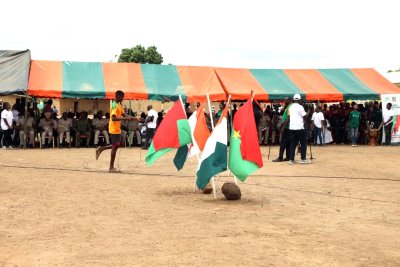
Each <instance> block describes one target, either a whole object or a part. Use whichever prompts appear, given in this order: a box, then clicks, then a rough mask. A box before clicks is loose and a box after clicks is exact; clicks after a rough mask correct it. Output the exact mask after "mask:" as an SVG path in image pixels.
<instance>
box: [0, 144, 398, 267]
mask: <svg viewBox="0 0 400 267" xmlns="http://www.w3.org/2000/svg"><path fill="white" fill-rule="evenodd" d="M277 151H278V148H277V147H273V148H272V150H271V158H270V160H271V159H273V158H275V157H276V156H277ZM144 152H145V151H143V150H141V149H138V148H133V149H122V150H121V152H120V153H119V154H118V156H117V157H118V164H117V165H118V166H119V168H120V169H121V170H122V171H123V173H122V174H109V173H107V168H108V163H109V156H110V152H109V151H107V152H104V153H103V154H102V155H101V157H100V159H99V161H95V159H94V157H95V150H94V148H93V149H63V150H60V149H47V150H38V149H35V150H26V151H21V150H14V151H8V150H7V151H3V150H1V151H0V162H1V163H0V168H1V173H0V266H133V265H136V266H400V147H367V146H365V147H356V148H352V147H349V146H327V147H322V148H319V147H313V154H314V157H316V160H314V162H313V163H312V164H310V165H300V164H296V165H293V166H289V165H288V164H287V163H286V162H284V163H272V162H271V161H267V153H268V148H267V147H262V152H263V157H264V161H265V166H264V168H262V169H261V170H259V171H257V172H256V173H255V174H254V175H252V176H251V177H249V179H248V180H247V181H246V183H240V187H241V190H242V199H241V200H240V201H233V202H230V201H226V200H225V199H224V197H223V195H222V194H221V192H220V191H218V199H217V200H214V199H213V196H212V195H204V194H202V193H200V192H195V193H193V183H194V174H195V170H196V168H197V164H196V161H195V160H190V161H188V162H187V164H186V166H185V167H184V169H183V170H182V171H181V172H177V171H176V170H175V167H173V165H172V157H173V153H171V154H169V155H167V156H165V157H164V158H162V159H161V160H159V161H158V162H156V163H155V165H154V166H152V167H147V166H145V164H144V161H143V159H144V156H145V153H144ZM232 180H233V179H232V178H231V177H229V176H228V172H226V173H223V174H222V176H221V177H220V178H219V180H218V183H217V186H218V188H220V187H221V186H222V184H223V183H224V182H225V181H232Z"/></svg>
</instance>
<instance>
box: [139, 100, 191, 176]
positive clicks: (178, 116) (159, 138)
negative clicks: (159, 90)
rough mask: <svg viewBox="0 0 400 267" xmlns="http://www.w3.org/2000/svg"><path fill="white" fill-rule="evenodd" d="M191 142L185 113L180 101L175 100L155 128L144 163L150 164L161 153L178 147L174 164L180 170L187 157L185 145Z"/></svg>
mask: <svg viewBox="0 0 400 267" xmlns="http://www.w3.org/2000/svg"><path fill="white" fill-rule="evenodd" d="M191 143H192V137H191V133H190V127H189V123H188V120H187V117H186V113H185V111H184V109H183V106H182V103H181V102H180V101H177V102H175V104H174V106H173V107H172V108H171V110H170V111H168V113H167V115H166V116H165V118H164V119H163V121H162V122H161V124H160V126H159V127H158V128H157V131H156V134H155V135H154V138H153V140H152V142H151V145H150V148H149V151H148V153H147V156H146V159H145V161H146V164H147V165H149V166H150V165H152V164H153V163H154V161H156V160H157V159H158V158H159V157H161V156H162V155H164V154H166V153H168V152H169V151H171V150H173V149H174V148H178V151H177V152H176V155H175V158H174V164H175V166H176V168H177V169H178V170H180V169H182V167H183V165H184V163H185V161H186V158H187V154H188V146H187V145H188V144H191Z"/></svg>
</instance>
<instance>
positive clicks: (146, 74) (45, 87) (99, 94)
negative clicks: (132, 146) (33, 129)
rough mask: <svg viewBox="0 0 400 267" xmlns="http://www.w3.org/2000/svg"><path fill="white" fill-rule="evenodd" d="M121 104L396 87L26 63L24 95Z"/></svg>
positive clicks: (245, 72)
mask: <svg viewBox="0 0 400 267" xmlns="http://www.w3.org/2000/svg"><path fill="white" fill-rule="evenodd" d="M116 90H123V91H124V92H125V97H126V99H149V100H161V101H166V100H172V101H175V100H177V99H178V98H179V95H181V96H182V98H183V99H184V100H187V101H190V102H196V101H204V100H205V99H206V95H207V94H209V95H210V99H211V100H212V101H219V100H225V99H226V98H227V95H231V99H232V100H245V99H248V97H249V96H250V93H251V91H253V92H254V93H255V98H256V99H258V100H261V101H268V100H282V99H284V98H285V97H292V96H293V94H296V93H298V94H301V95H302V96H303V98H304V99H306V100H309V101H313V100H321V101H341V100H348V99H355V100H374V99H379V98H380V95H381V94H396V93H397V94H399V93H400V88H398V87H396V86H395V85H394V84H392V83H390V82H389V81H388V80H386V79H385V78H384V77H383V76H382V75H380V74H379V73H378V72H376V71H375V70H374V69H231V68H213V67H187V66H173V65H152V64H136V63H100V62H69V61H62V62H61V61H39V60H32V62H31V71H30V76H29V84H28V94H29V95H31V96H37V97H50V98H89V99H112V98H113V97H114V92H115V91H116Z"/></svg>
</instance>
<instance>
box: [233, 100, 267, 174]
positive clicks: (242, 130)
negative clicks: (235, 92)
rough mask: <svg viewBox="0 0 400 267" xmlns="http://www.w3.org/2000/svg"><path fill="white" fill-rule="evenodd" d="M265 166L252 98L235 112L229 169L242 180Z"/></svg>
mask: <svg viewBox="0 0 400 267" xmlns="http://www.w3.org/2000/svg"><path fill="white" fill-rule="evenodd" d="M262 166H263V162H262V157H261V150H260V145H259V143H258V134H257V129H256V122H255V119H254V111H253V105H252V99H249V100H248V101H247V102H246V104H244V105H243V106H242V107H241V108H240V109H239V110H238V111H237V112H236V114H235V118H234V120H233V129H232V134H231V140H230V147H229V169H230V170H231V172H232V173H233V174H234V175H235V176H236V177H237V178H238V179H240V180H241V181H242V182H243V181H244V180H246V178H247V176H249V175H250V174H251V173H253V172H254V171H256V170H258V169H259V168H261V167H262Z"/></svg>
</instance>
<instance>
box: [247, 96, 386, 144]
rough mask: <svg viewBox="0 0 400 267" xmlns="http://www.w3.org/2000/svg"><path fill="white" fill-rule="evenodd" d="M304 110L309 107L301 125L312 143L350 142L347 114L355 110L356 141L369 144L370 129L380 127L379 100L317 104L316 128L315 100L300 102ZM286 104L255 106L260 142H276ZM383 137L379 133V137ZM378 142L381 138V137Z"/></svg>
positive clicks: (380, 104)
mask: <svg viewBox="0 0 400 267" xmlns="http://www.w3.org/2000/svg"><path fill="white" fill-rule="evenodd" d="M303 106H304V109H305V110H306V111H308V110H309V109H310V110H311V114H310V116H307V117H305V118H304V127H305V130H306V131H307V136H308V139H309V140H310V142H311V143H314V144H317V143H333V144H345V143H350V142H351V117H350V113H351V112H352V111H354V109H355V108H356V109H357V112H359V113H360V121H359V123H358V124H357V126H356V128H357V140H356V142H357V143H359V144H368V143H369V132H370V131H371V129H378V128H379V129H380V130H381V131H382V130H383V127H382V126H381V125H382V122H383V115H382V103H379V102H378V101H375V102H365V103H360V104H357V103H356V102H351V103H349V102H346V103H345V102H340V103H338V104H331V105H329V106H328V104H324V105H323V106H322V107H318V109H319V112H320V113H322V115H323V116H322V118H323V119H322V120H323V123H322V124H321V126H320V127H315V121H314V120H313V113H314V112H316V109H317V106H316V105H315V104H314V103H303ZM284 109H285V107H281V106H280V105H273V106H272V107H271V105H267V106H265V107H264V109H262V108H261V107H260V106H258V105H256V106H255V111H254V113H255V115H254V116H255V119H256V124H257V127H258V132H259V142H260V144H270V143H272V144H278V143H279V137H280V135H281V128H280V122H281V119H282V116H283V113H284ZM316 128H322V129H323V130H324V135H323V139H324V140H323V142H320V141H319V140H317V133H316V130H315V129H316ZM381 137H382V134H380V136H379V138H381ZM380 141H381V140H380Z"/></svg>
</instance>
